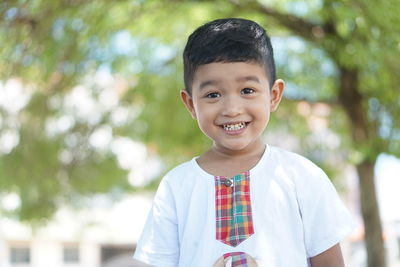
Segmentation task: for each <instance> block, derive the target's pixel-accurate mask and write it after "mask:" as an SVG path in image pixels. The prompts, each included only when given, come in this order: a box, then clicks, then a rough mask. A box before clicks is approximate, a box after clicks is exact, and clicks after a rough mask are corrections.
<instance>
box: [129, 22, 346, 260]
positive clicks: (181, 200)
mask: <svg viewBox="0 0 400 267" xmlns="http://www.w3.org/2000/svg"><path fill="white" fill-rule="evenodd" d="M183 58H184V81H185V90H182V91H181V98H182V100H183V102H184V104H185V106H186V108H187V109H188V110H189V112H190V114H191V115H192V117H193V118H194V119H196V120H197V122H198V125H199V127H200V129H201V131H202V132H203V133H204V134H205V135H207V136H208V137H209V138H210V139H212V140H213V145H212V147H211V148H210V149H209V150H208V151H206V152H205V153H204V154H202V155H201V156H199V157H195V158H193V159H192V160H191V161H189V162H186V163H183V164H181V165H179V166H177V167H176V168H174V169H173V170H172V171H170V172H169V173H168V174H167V175H166V176H165V177H164V178H163V180H162V181H161V183H160V186H159V188H158V190H157V193H156V196H155V199H154V203H153V207H152V210H151V212H150V214H149V217H148V219H147V223H146V226H145V229H144V231H143V233H142V236H141V238H140V240H139V242H138V246H137V249H136V252H135V256H134V257H135V258H136V259H138V260H140V261H143V262H145V263H147V264H150V265H153V266H157V267H169V266H171V267H173V266H179V267H197V266H199V267H211V266H225V264H227V262H228V261H229V264H231V265H229V266H260V267H261V266H265V267H301V266H313V267H323V266H324V267H326V266H335V267H339V266H344V263H343V258H342V255H341V250H340V245H339V242H340V241H341V240H342V239H343V238H344V237H345V235H347V234H348V233H349V231H350V230H351V220H350V216H349V214H348V212H347V210H346V209H345V208H344V206H343V204H342V203H341V202H340V200H339V198H338V196H337V193H336V191H335V189H334V187H333V186H332V184H331V183H330V181H329V179H328V178H327V177H326V175H325V174H324V172H323V171H322V170H321V169H319V168H318V167H316V166H315V165H314V164H313V163H311V162H310V161H308V160H307V159H305V158H303V157H301V156H299V155H296V154H294V153H291V152H287V151H284V150H281V149H278V148H276V147H272V146H269V145H266V144H264V143H263V141H262V133H263V131H264V129H265V128H266V126H267V124H268V120H269V115H270V112H273V111H275V110H276V109H277V107H278V104H279V102H280V101H281V98H282V94H283V90H284V82H283V81H282V80H280V79H276V77H275V63H274V59H273V50H272V47H271V43H270V39H269V37H268V36H267V34H266V33H265V31H264V29H263V28H261V27H260V26H259V25H258V24H256V23H255V22H253V21H249V20H244V19H220V20H215V21H212V22H209V23H207V24H205V25H203V26H201V27H200V28H198V29H197V30H195V31H194V32H193V33H192V35H191V36H190V37H189V39H188V42H187V45H186V48H185V51H184V54H183Z"/></svg>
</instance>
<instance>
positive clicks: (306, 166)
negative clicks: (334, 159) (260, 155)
mask: <svg viewBox="0 0 400 267" xmlns="http://www.w3.org/2000/svg"><path fill="white" fill-rule="evenodd" d="M268 148H269V160H270V162H271V163H273V164H274V165H275V166H277V167H282V168H283V169H285V170H286V171H287V172H291V173H294V174H303V175H302V176H304V174H309V175H311V176H321V175H323V176H325V173H324V171H323V170H322V169H321V168H320V167H318V166H317V165H316V164H315V163H314V162H312V161H311V160H310V159H308V158H306V157H305V156H302V155H300V154H297V153H295V152H291V151H288V150H285V149H282V148H279V147H275V146H270V145H269V146H268Z"/></svg>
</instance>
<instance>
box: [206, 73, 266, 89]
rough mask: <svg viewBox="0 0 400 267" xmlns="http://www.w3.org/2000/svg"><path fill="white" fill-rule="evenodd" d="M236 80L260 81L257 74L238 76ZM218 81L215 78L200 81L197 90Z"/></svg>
mask: <svg viewBox="0 0 400 267" xmlns="http://www.w3.org/2000/svg"><path fill="white" fill-rule="evenodd" d="M236 81H237V82H247V81H253V82H256V83H260V79H258V77H257V76H253V75H250V76H245V77H239V78H237V79H236ZM218 83H219V82H218V81H216V80H207V81H204V82H202V83H200V86H199V90H201V89H203V88H204V87H207V86H209V85H214V84H218Z"/></svg>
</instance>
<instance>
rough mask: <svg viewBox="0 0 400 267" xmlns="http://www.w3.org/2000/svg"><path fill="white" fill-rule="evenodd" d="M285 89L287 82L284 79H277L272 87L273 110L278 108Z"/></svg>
mask: <svg viewBox="0 0 400 267" xmlns="http://www.w3.org/2000/svg"><path fill="white" fill-rule="evenodd" d="M284 91H285V82H284V81H283V80H282V79H277V80H276V81H275V82H274V84H273V85H272V88H271V111H275V110H276V109H277V108H278V106H279V103H280V102H281V99H282V96H283V92H284Z"/></svg>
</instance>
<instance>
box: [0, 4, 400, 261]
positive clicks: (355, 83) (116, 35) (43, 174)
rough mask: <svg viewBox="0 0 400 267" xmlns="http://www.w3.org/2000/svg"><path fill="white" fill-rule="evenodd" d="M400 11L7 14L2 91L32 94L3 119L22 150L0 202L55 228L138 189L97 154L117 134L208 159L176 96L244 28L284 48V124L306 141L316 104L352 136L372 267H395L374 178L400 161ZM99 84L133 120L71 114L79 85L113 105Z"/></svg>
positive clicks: (49, 9)
mask: <svg viewBox="0 0 400 267" xmlns="http://www.w3.org/2000/svg"><path fill="white" fill-rule="evenodd" d="M399 11H400V5H399V3H397V1H396V0H388V1H384V2H377V1H372V0H364V1H356V0H353V1H350V0H348V1H346V0H323V1H317V0H314V1H313V0H311V1H307V2H301V1H294V0H283V1H282V0H280V1H277V0H270V1H262V0H259V1H256V0H242V1H240V0H231V1H229V0H217V1H205V0H203V1H200V0H199V1H193V0H186V1H183V0H182V1H168V3H167V4H166V2H165V1H156V0H153V1H139V0H137V1H135V0H120V1H106V0H96V1H94V0H61V1H50V0H47V1H46V0H36V1H29V0H19V1H11V0H5V1H2V2H1V3H0V43H1V47H0V51H1V52H0V80H2V81H4V82H6V81H7V80H10V79H11V78H18V79H19V80H20V81H22V83H23V84H24V85H25V86H27V87H28V88H29V93H28V95H29V101H28V102H29V103H27V105H26V106H21V108H20V110H18V112H15V111H14V112H10V110H7V109H6V108H4V107H5V106H4V105H3V106H1V109H0V110H1V118H2V119H1V120H0V121H1V128H0V136H1V138H0V139H1V140H2V142H0V143H5V141H4V140H9V139H7V138H6V137H7V136H8V137H9V136H10V132H11V133H14V135H15V132H17V136H18V138H17V139H18V140H19V141H18V142H16V144H17V145H16V146H15V147H12V148H9V150H7V151H6V150H3V152H2V153H3V154H2V156H1V159H2V161H1V162H0V163H1V164H0V168H1V169H0V179H1V180H0V188H1V190H0V194H1V193H7V192H17V193H18V194H19V196H20V198H21V205H20V208H19V210H17V211H16V214H18V215H19V217H20V219H25V220H32V219H40V218H48V217H49V216H51V214H52V213H53V212H54V211H55V209H56V208H57V207H58V206H59V205H60V204H62V203H71V202H73V201H75V200H76V199H79V196H80V195H86V194H92V193H96V192H109V191H110V190H114V191H115V190H117V191H118V190H129V188H130V187H129V186H128V184H127V182H126V171H123V170H121V167H120V166H118V164H117V163H116V161H117V160H116V156H115V153H113V152H112V151H111V150H112V149H106V150H104V149H103V150H102V149H99V148H98V147H96V146H95V145H93V142H91V140H93V135H94V134H95V133H96V132H98V131H100V130H102V129H108V128H107V127H112V137H113V138H118V137H122V136H130V137H132V138H134V139H136V140H140V141H142V142H145V143H146V144H147V145H148V147H149V149H150V150H152V151H155V153H158V154H161V155H163V156H165V159H166V160H167V162H168V163H170V164H172V163H175V162H179V161H182V160H183V159H187V158H188V157H190V156H191V155H193V153H198V152H200V151H202V150H203V149H204V148H205V147H206V146H207V144H208V143H209V141H208V140H206V139H205V138H204V137H203V136H202V135H201V133H200V132H199V131H198V130H197V127H196V125H195V122H194V121H192V120H191V119H190V117H189V116H188V115H187V113H186V111H184V108H183V107H182V105H181V104H180V100H179V97H178V92H179V89H180V88H181V87H182V86H183V85H182V84H183V83H182V65H181V62H180V61H181V60H180V56H181V53H182V49H183V45H184V43H185V41H186V38H187V36H188V34H189V33H190V32H191V31H193V29H194V28H195V27H197V26H199V25H200V24H202V23H204V22H205V21H207V20H211V19H214V18H220V17H228V16H240V17H246V18H251V19H254V20H256V21H257V22H259V23H260V24H262V25H264V26H266V28H267V29H268V30H269V32H270V33H271V35H272V36H276V38H274V42H275V44H277V45H278V47H276V46H275V50H276V51H277V63H278V67H279V70H280V73H281V76H283V77H284V78H285V79H286V80H287V85H288V88H287V94H286V97H287V98H288V100H289V101H286V103H284V107H283V109H281V111H280V112H279V113H277V115H276V116H277V118H278V120H275V121H273V122H272V124H275V125H277V126H278V127H281V128H283V129H285V130H286V131H288V132H290V133H293V134H294V135H296V136H300V137H303V138H302V140H306V139H307V138H308V136H309V134H310V130H309V129H307V127H305V126H304V125H306V124H305V123H303V122H304V121H306V120H308V119H309V118H307V114H306V113H303V115H301V114H297V113H298V112H297V111H298V108H299V107H301V105H303V104H304V103H306V102H307V103H311V104H312V105H314V106H315V105H325V106H328V107H329V108H330V112H329V113H328V115H327V118H328V119H329V127H330V128H331V130H332V131H334V132H335V133H336V134H339V135H340V136H341V139H342V140H343V141H342V143H341V149H340V150H341V151H347V152H348V155H347V156H345V157H346V160H347V162H349V163H352V164H354V165H355V166H356V167H357V171H358V174H359V178H360V179H359V181H360V192H361V194H360V199H361V200H360V202H361V205H362V214H363V218H364V224H365V233H366V235H365V237H366V245H367V246H366V247H367V252H368V266H385V257H384V249H383V241H382V229H381V223H380V218H379V211H378V206H377V201H376V195H375V185H374V171H373V169H374V165H375V161H376V158H377V156H378V154H379V153H382V152H386V153H390V154H394V155H396V156H400V142H399V139H400V132H399V130H400V129H399V128H400V125H399V123H398V119H396V117H397V118H398V117H399V112H400V110H399V108H398V103H400V96H399V94H398V90H399V87H398V84H400V83H399V79H400V77H399V76H398V75H397V74H398V73H399V68H400V65H399V64H398V62H399V59H400V37H399V35H398V32H400V26H399V25H400V21H399V20H400V19H399V17H398V15H397V14H398V13H399ZM293 35H295V36H297V37H298V38H294V37H293ZM282 47H283V48H282ZM279 51H281V52H279ZM99 72H100V73H101V72H103V73H104V72H105V73H107V72H108V73H113V74H114V76H115V77H117V78H118V77H119V78H120V80H121V81H123V82H122V83H123V85H122V86H120V87H118V88H114V89H115V90H117V91H118V101H117V105H118V106H119V107H123V108H126V109H128V108H129V110H130V116H128V119H126V120H124V122H123V123H115V120H113V117H114V115H115V112H116V105H114V106H112V107H111V108H105V109H104V108H103V109H100V111H98V110H95V111H94V113H95V115H93V114H92V117H91V118H92V119H90V118H87V117H84V116H82V114H81V113H82V112H75V113H74V112H70V111H68V105H70V104H68V101H66V100H65V99H66V98H69V97H70V95H71V93H73V92H75V91H76V90H77V89H76V85H78V84H85V86H86V87H88V88H89V89H90V90H89V91H90V93H89V94H90V97H91V99H92V101H94V102H95V103H100V104H101V103H102V102H101V101H102V99H104V90H105V88H107V87H110V86H109V85H107V84H104V82H102V81H101V79H100V81H97V80H96V75H97V74H98V73H99ZM117 80H118V79H115V80H114V81H115V82H116V81H117ZM4 86H5V83H4ZM4 86H3V87H4ZM106 98H107V97H106ZM103 102H104V101H103ZM82 105H83V106H85V103H83V104H81V105H80V106H82ZM93 105H94V104H93ZM93 105H92V106H90V107H92V108H93ZM299 105H300V106H299ZM66 106H67V107H66ZM94 106H96V105H94ZM100 106H101V105H100ZM90 107H88V108H90ZM300 113H301V112H300ZM93 117H94V118H95V119H93ZM63 120H64V121H65V120H66V121H67V122H69V123H67V125H69V126H68V127H67V126H64V128H65V129H64V130H57V131H56V133H51V132H52V131H51V129H52V128H51V127H50V126H51V125H52V124H51V122H54V121H56V122H57V121H63ZM49 125H50V126H49ZM53 128H54V127H53ZM61 128H62V127H61ZM49 129H50V130H49ZM53 132H54V129H53ZM14 139H15V138H14ZM303 144H304V148H308V149H309V150H310V155H314V156H312V157H313V159H315V160H319V161H324V160H325V158H321V154H320V153H316V154H315V151H317V152H318V151H321V150H324V149H321V148H318V147H317V146H310V145H307V142H303ZM4 151H5V152H4ZM335 151H337V149H336V150H335ZM313 153H314V154H313ZM321 163H323V164H324V166H331V168H332V169H334V167H335V162H326V160H325V162H321Z"/></svg>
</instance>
